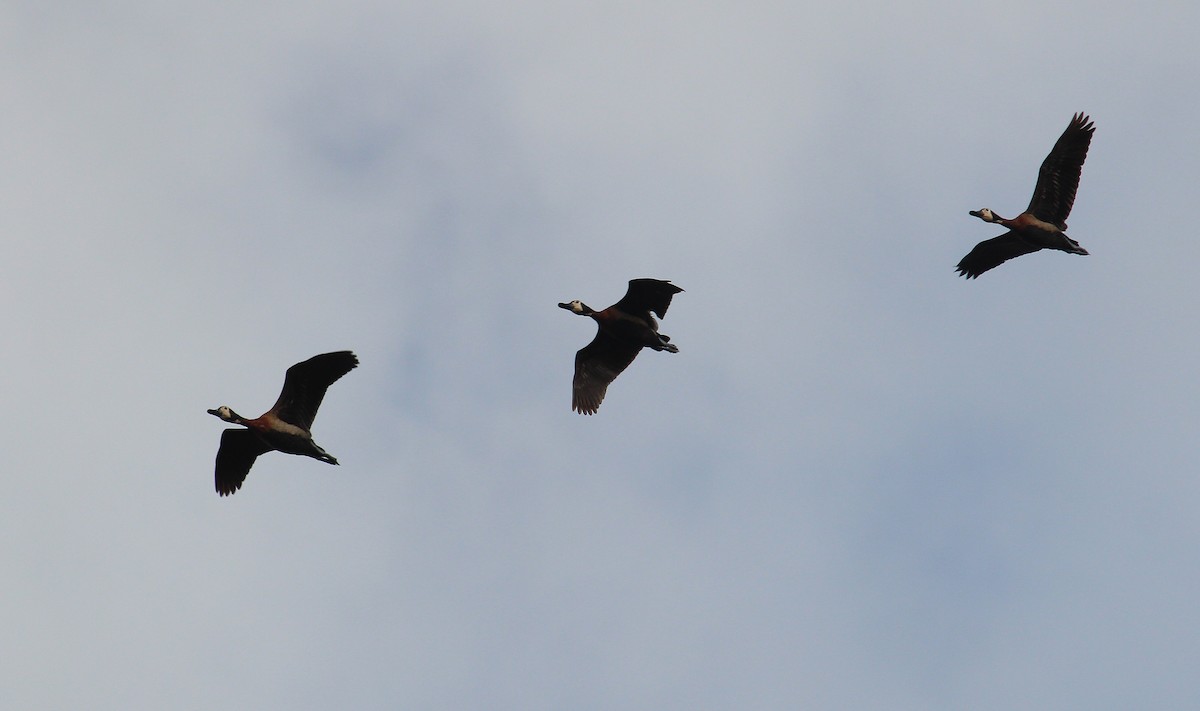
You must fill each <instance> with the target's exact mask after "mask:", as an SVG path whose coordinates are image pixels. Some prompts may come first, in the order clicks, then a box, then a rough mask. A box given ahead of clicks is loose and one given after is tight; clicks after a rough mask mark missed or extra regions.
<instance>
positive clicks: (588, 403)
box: [571, 331, 642, 415]
mask: <svg viewBox="0 0 1200 711" xmlns="http://www.w3.org/2000/svg"><path fill="white" fill-rule="evenodd" d="M640 350H642V347H641V346H631V345H629V344H628V343H622V342H621V341H618V340H617V339H615V338H613V337H612V336H610V335H608V334H606V333H605V332H604V331H597V332H596V337H595V338H593V339H592V342H591V343H589V344H587V345H586V346H584V347H583V348H580V349H579V352H578V353H576V354H575V380H574V382H573V383H572V395H571V409H572V410H574V411H575V412H578V413H580V414H582V415H594V414H596V410H598V409H600V403H601V402H603V401H604V392H605V391H606V390H608V384H609V383H611V382H612V381H614V380H616V379H617V376H618V375H620V374H621V371H623V370H625V369H626V368H628V367H629V364H630V363H632V362H633V359H634V358H636V357H637V354H638V351H640Z"/></svg>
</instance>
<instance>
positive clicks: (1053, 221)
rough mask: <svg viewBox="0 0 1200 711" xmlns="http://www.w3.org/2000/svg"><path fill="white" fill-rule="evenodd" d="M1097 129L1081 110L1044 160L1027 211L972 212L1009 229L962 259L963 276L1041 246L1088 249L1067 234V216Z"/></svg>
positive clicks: (974, 274)
mask: <svg viewBox="0 0 1200 711" xmlns="http://www.w3.org/2000/svg"><path fill="white" fill-rule="evenodd" d="M1095 130H1096V125H1095V124H1093V123H1092V122H1091V120H1090V119H1088V117H1087V116H1085V115H1083V114H1082V113H1079V114H1075V116H1074V117H1073V118H1072V119H1071V123H1070V124H1069V125H1068V126H1067V130H1065V131H1063V134H1062V135H1061V136H1059V137H1058V142H1057V143H1055V144H1054V148H1053V149H1051V151H1050V155H1048V156H1046V160H1044V161H1042V168H1041V170H1039V171H1038V180H1037V187H1035V188H1034V189H1033V199H1032V200H1030V201H1029V207H1027V208H1025V212H1022V213H1021V214H1020V215H1017V216H1016V217H1015V218H1014V219H1011V220H1006V219H1004V218H1003V217H1000V216H999V215H997V214H996V213H994V212H992V211H991V210H989V209H987V208H986V207H985V208H983V209H982V210H971V212H970V214H971V215H974V216H975V217H978V218H979V219H981V220H983V221H984V222H995V223H996V224H999V225H1004V226H1005V227H1007V228H1008V232H1005V233H1004V234H1002V235H1000V236H999V237H993V238H992V239H989V240H984V241H983V242H980V243H979V244H977V245H975V249H972V250H971V253H970V254H968V255H967V256H965V257H963V258H962V261H961V262H959V263H958V267H957V269H958V273H959V274H961V275H963V276H965V277H966V278H968V279H972V278H974V277H977V276H979V275H980V274H983V273H984V272H986V271H987V270H989V269H991V268H993V267H998V266H1000V265H1001V264H1003V263H1004V262H1006V261H1008V260H1009V259H1012V258H1013V257H1019V256H1021V255H1022V254H1029V253H1030V252H1036V251H1038V250H1039V249H1057V250H1060V251H1063V252H1070V253H1071V254H1087V253H1088V252H1087V250H1086V249H1084V248H1083V247H1080V246H1079V243H1078V242H1076V241H1075V240H1073V239H1071V238H1070V237H1068V236H1067V235H1066V234H1064V232H1065V230H1066V229H1067V215H1069V214H1071V206H1072V205H1073V204H1075V189H1076V188H1078V187H1079V173H1080V171H1081V170H1082V169H1083V161H1084V159H1085V158H1087V152H1088V146H1089V145H1091V143H1092V132H1093V131H1095Z"/></svg>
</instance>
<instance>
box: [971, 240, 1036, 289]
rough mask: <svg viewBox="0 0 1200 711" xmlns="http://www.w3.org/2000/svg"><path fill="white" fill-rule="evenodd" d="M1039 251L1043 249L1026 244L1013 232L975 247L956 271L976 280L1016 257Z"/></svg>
mask: <svg viewBox="0 0 1200 711" xmlns="http://www.w3.org/2000/svg"><path fill="white" fill-rule="evenodd" d="M1039 249H1041V247H1039V246H1037V245H1035V244H1030V243H1029V242H1026V241H1025V240H1023V239H1021V238H1020V237H1017V236H1016V235H1015V234H1013V233H1012V232H1005V233H1004V234H1002V235H1000V236H999V237H993V238H992V239H985V240H984V241H982V242H980V243H979V244H977V245H975V249H972V250H971V251H970V253H968V254H967V256H965V257H963V258H962V261H960V262H959V263H958V266H957V267H956V269H958V273H959V274H960V275H962V276H965V277H966V278H968V279H974V278H975V277H977V276H979V275H980V274H983V273H984V272H986V271H987V270H989V269H992V268H994V267H998V266H1000V265H1001V264H1003V263H1005V262H1007V261H1008V260H1010V259H1012V258H1014V257H1019V256H1021V255H1022V254H1029V253H1030V252H1036V251H1038V250H1039Z"/></svg>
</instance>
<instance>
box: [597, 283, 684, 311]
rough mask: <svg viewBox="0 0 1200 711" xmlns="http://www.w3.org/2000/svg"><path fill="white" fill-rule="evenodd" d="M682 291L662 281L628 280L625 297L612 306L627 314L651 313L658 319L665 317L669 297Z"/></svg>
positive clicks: (669, 300) (669, 301)
mask: <svg viewBox="0 0 1200 711" xmlns="http://www.w3.org/2000/svg"><path fill="white" fill-rule="evenodd" d="M681 291H683V289H680V288H679V287H677V286H675V285H674V284H672V283H671V282H669V281H664V280H662V279H630V280H629V288H628V289H627V290H626V291H625V296H622V297H621V300H620V301H618V302H617V303H615V304H613V305H614V306H616V307H617V309H618V310H620V311H624V312H625V313H627V314H644V313H647V312H649V311H653V312H654V313H656V314H658V317H659V318H662V317H663V316H666V315H667V307H668V306H670V305H671V297H672V296H675V295H676V294H678V293H679V292H681Z"/></svg>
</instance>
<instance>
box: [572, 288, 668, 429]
mask: <svg viewBox="0 0 1200 711" xmlns="http://www.w3.org/2000/svg"><path fill="white" fill-rule="evenodd" d="M681 291H683V289H680V288H679V287H677V286H675V285H674V284H672V283H671V282H669V281H663V280H660V279H632V280H630V282H629V289H628V290H627V291H626V292H625V296H623V297H621V300H620V301H618V302H617V303H615V304H613V305H612V306H609V307H608V308H606V309H604V310H603V311H595V310H594V309H592V308H591V307H589V306H588V305H587V304H585V303H583V302H582V301H578V300H576V301H570V302H567V303H565V304H559V305H558V306H559V308H564V309H566V310H568V311H570V312H571V313H573V314H579V315H580V316H588V317H590V318H591V319H592V320H593V321H595V322H596V325H597V329H596V337H595V338H593V339H592V342H591V343H589V344H587V345H586V346H584V347H583V348H581V349H579V352H578V353H576V354H575V379H574V383H573V387H572V391H573V392H572V396H571V409H572V410H574V411H575V412H578V413H580V414H583V415H594V414H596V410H598V409H599V408H600V403H601V402H602V401H603V400H604V393H605V391H606V390H608V384H609V383H611V382H612V381H613V380H616V378H617V376H618V375H620V374H621V371H623V370H625V369H626V368H628V367H629V364H630V363H632V362H633V359H634V358H636V357H637V354H638V352H640V351H641V350H642V349H643V348H652V349H654V350H656V351H666V352H668V353H678V352H679V349H678V348H677V347H676V346H675V344H673V343H671V342H670V341H671V338H670V336H666V335H664V334H661V333H659V332H658V322H656V321H655V320H654V317H653V316H651V315H650V314H651V312H654V313H656V314H658V317H659V318H663V317H664V316H666V315H667V307H668V306H670V305H671V297H673V296H674V295H675V294H678V293H679V292H681Z"/></svg>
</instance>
